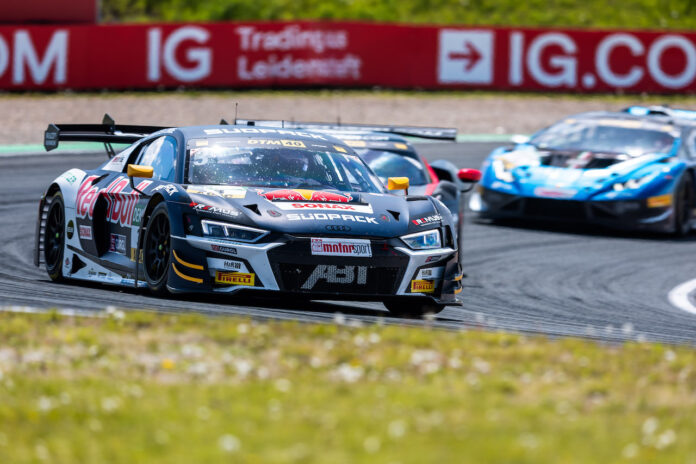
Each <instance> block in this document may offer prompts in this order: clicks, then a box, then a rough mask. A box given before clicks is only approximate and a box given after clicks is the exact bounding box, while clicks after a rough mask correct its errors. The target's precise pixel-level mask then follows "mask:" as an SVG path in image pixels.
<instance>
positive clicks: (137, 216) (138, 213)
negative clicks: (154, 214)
mask: <svg viewBox="0 0 696 464" xmlns="http://www.w3.org/2000/svg"><path fill="white" fill-rule="evenodd" d="M145 208H146V205H145V203H138V204H136V205H135V208H133V219H132V222H131V225H134V226H138V227H139V226H140V224H142V222H143V214H145Z"/></svg>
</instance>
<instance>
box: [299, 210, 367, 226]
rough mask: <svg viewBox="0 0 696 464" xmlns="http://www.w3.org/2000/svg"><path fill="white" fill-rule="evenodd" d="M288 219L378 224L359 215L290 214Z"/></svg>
mask: <svg viewBox="0 0 696 464" xmlns="http://www.w3.org/2000/svg"><path fill="white" fill-rule="evenodd" d="M287 217H288V221H353V222H362V223H363V224H378V222H377V220H376V219H375V218H373V217H370V216H362V215H358V214H332V213H328V214H325V213H306V214H304V213H302V214H288V216H287Z"/></svg>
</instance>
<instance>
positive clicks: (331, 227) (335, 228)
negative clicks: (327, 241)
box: [325, 224, 351, 232]
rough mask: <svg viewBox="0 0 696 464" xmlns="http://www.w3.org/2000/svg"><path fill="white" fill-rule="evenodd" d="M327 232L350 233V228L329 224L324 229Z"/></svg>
mask: <svg viewBox="0 0 696 464" xmlns="http://www.w3.org/2000/svg"><path fill="white" fill-rule="evenodd" d="M325 229H326V230H328V231H329V232H350V230H351V228H350V226H343V225H338V224H331V225H328V226H326V227H325Z"/></svg>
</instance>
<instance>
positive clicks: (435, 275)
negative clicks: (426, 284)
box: [416, 267, 445, 280]
mask: <svg viewBox="0 0 696 464" xmlns="http://www.w3.org/2000/svg"><path fill="white" fill-rule="evenodd" d="M444 272H445V268H444V267H429V268H427V269H421V270H420V271H419V272H418V276H417V277H416V279H417V280H435V279H440V278H442V275H443V274H444Z"/></svg>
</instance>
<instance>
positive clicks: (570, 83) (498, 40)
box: [0, 22, 696, 93]
mask: <svg viewBox="0 0 696 464" xmlns="http://www.w3.org/2000/svg"><path fill="white" fill-rule="evenodd" d="M179 86H191V87H211V88H221V87H226V88H248V87H303V86H327V87H370V86H383V87H391V88H424V89H466V88H478V89H499V90H542V91H553V90H562V91H578V92H608V91H625V92H661V93H675V92H680V93H685V92H696V34H692V33H675V32H645V31H636V32H632V31H599V30H551V29H512V28H510V29H507V28H466V27H437V26H412V25H391V24H373V23H356V22H345V23H343V22H341V23H338V22H336V23H334V22H330V23H326V22H283V23H212V24H155V25H152V24H147V25H103V26H69V27H67V26H66V27H55V26H35V27H0V89H3V90H32V89H66V88H70V89H99V88H109V89H127V88H141V89H142V88H160V87H179Z"/></svg>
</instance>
